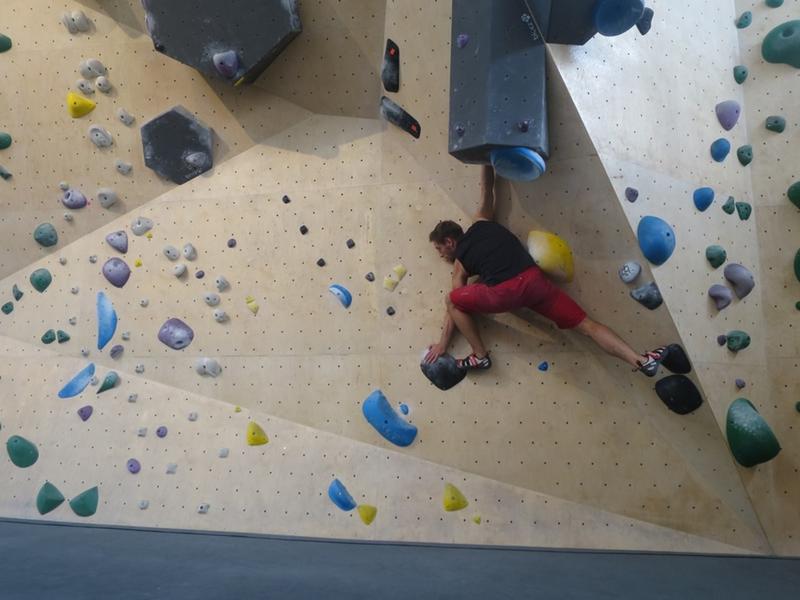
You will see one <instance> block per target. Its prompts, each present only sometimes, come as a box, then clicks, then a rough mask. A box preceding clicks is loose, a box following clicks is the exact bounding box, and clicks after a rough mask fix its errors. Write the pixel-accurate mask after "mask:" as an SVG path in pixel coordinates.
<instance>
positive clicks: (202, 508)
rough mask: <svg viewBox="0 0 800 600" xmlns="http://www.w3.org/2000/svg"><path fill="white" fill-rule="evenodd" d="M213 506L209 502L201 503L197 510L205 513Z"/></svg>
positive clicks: (202, 513)
mask: <svg viewBox="0 0 800 600" xmlns="http://www.w3.org/2000/svg"><path fill="white" fill-rule="evenodd" d="M210 508H211V505H210V504H208V503H204V504H201V505H200V506H198V507H197V512H198V513H199V514H201V515H205V514H207V513H208V510H209V509H210Z"/></svg>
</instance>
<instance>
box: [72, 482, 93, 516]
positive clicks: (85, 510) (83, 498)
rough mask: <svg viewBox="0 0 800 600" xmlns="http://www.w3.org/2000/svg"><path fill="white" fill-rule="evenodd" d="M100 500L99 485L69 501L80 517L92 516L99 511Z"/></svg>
mask: <svg viewBox="0 0 800 600" xmlns="http://www.w3.org/2000/svg"><path fill="white" fill-rule="evenodd" d="M99 500H100V493H99V491H98V489H97V486H95V487H93V488H91V489H88V490H86V491H85V492H83V493H82V494H79V495H77V496H75V497H74V498H73V499H72V500H70V501H69V506H70V508H71V509H72V512H74V513H75V514H76V515H78V516H79V517H91V516H92V515H93V514H94V513H96V512H97V503H98V502H99Z"/></svg>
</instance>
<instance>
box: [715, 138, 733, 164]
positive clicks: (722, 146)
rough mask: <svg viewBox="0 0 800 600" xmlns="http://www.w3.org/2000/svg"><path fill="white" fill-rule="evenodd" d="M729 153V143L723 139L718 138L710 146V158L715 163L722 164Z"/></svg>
mask: <svg viewBox="0 0 800 600" xmlns="http://www.w3.org/2000/svg"><path fill="white" fill-rule="evenodd" d="M730 152H731V143H730V142H729V141H728V140H726V139H725V138H719V139H718V140H715V141H714V142H713V143H712V144H711V158H713V159H714V161H715V162H723V161H724V160H725V159H726V158H728V154H730Z"/></svg>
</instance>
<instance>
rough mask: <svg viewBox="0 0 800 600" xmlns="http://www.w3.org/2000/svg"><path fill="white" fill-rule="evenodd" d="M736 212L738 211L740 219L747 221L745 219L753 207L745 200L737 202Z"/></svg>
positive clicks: (748, 216) (750, 213) (751, 212)
mask: <svg viewBox="0 0 800 600" xmlns="http://www.w3.org/2000/svg"><path fill="white" fill-rule="evenodd" d="M736 212H738V213H739V218H740V219H741V220H742V221H747V219H749V218H750V215H752V214H753V207H752V206H750V205H749V204H748V203H747V202H737V203H736Z"/></svg>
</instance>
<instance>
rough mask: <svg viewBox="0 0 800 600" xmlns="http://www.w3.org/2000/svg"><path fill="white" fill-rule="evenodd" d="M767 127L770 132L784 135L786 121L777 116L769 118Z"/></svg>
mask: <svg viewBox="0 0 800 600" xmlns="http://www.w3.org/2000/svg"><path fill="white" fill-rule="evenodd" d="M765 127H766V128H767V129H768V130H769V131H773V132H775V133H783V132H784V130H785V129H786V119H784V118H783V117H780V116H777V115H774V116H771V117H767V120H766V123H765Z"/></svg>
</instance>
